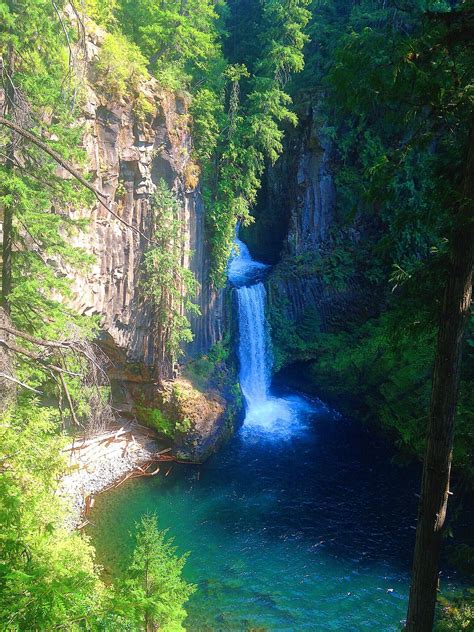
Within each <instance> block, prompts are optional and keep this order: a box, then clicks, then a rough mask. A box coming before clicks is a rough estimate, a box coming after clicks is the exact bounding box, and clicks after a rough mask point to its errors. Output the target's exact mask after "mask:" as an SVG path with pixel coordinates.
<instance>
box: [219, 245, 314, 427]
mask: <svg viewBox="0 0 474 632" xmlns="http://www.w3.org/2000/svg"><path fill="white" fill-rule="evenodd" d="M267 268H268V266H267V265H265V264H264V263H260V262H258V261H254V260H253V259H252V257H251V255H250V252H249V250H248V248H247V246H246V245H245V244H244V243H243V242H242V241H240V240H239V239H236V240H235V250H234V254H233V258H232V259H231V261H230V263H229V267H228V277H229V280H230V282H231V283H232V285H234V286H235V287H236V291H237V302H238V317H239V361H240V375H239V378H240V386H241V388H242V393H243V395H244V398H245V404H246V415H245V421H244V427H243V429H244V431H245V430H247V431H258V432H259V433H260V434H261V433H262V432H264V433H266V434H267V436H269V437H278V438H281V437H283V436H286V437H289V436H291V435H292V434H293V433H294V431H295V429H296V428H298V429H301V422H300V413H301V412H304V411H306V412H309V411H310V410H312V407H311V406H310V405H309V404H308V403H307V402H304V401H303V400H302V399H301V398H299V397H295V396H290V397H285V398H280V397H274V396H272V395H271V394H270V381H271V375H272V366H273V357H272V350H271V340H270V334H269V331H268V323H267V319H266V315H265V303H266V292H265V286H264V284H263V283H262V282H261V281H260V279H261V278H262V276H263V274H264V272H265V270H266V269H267Z"/></svg>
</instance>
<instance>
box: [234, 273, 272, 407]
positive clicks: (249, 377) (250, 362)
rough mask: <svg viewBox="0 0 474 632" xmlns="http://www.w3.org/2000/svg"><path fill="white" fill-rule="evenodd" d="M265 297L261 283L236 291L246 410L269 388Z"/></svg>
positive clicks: (260, 401) (265, 397) (262, 398)
mask: <svg viewBox="0 0 474 632" xmlns="http://www.w3.org/2000/svg"><path fill="white" fill-rule="evenodd" d="M265 298H266V293H265V287H264V285H263V283H256V284H255V285H251V286H248V287H245V286H244V287H241V288H239V289H238V290H237V301H238V306H239V331H240V340H239V360H240V386H241V388H242V392H243V394H244V397H245V402H246V404H247V408H248V409H249V410H251V409H253V408H255V406H259V405H262V404H263V403H264V402H266V401H267V400H268V395H269V389H270V378H271V370H272V355H271V347H270V336H269V334H268V325H267V320H266V317H265Z"/></svg>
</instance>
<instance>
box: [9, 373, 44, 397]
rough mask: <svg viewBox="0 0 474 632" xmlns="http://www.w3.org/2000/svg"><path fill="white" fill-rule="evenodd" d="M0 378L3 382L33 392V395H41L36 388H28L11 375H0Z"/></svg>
mask: <svg viewBox="0 0 474 632" xmlns="http://www.w3.org/2000/svg"><path fill="white" fill-rule="evenodd" d="M0 378H3V379H4V380H9V381H10V382H14V383H15V384H19V385H20V386H23V388H27V389H28V390H29V391H33V393H37V394H38V395H42V393H41V391H38V390H37V389H36V388H33V387H32V386H28V384H25V383H24V382H20V380H17V379H16V378H14V377H12V376H11V375H7V374H6V373H0Z"/></svg>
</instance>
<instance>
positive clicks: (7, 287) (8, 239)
mask: <svg viewBox="0 0 474 632" xmlns="http://www.w3.org/2000/svg"><path fill="white" fill-rule="evenodd" d="M6 66H7V70H6V77H7V78H6V85H5V97H6V111H7V112H8V113H10V114H11V115H12V118H14V117H15V86H14V85H13V73H14V71H15V53H14V50H13V48H12V46H10V47H9V50H8V60H7V63H6ZM15 142H16V138H15V132H13V131H12V132H11V135H10V142H9V143H8V148H7V160H6V163H5V167H6V168H7V169H8V171H13V168H14V165H15ZM12 250H13V203H12V202H10V203H8V204H6V206H5V207H4V210H3V248H2V307H3V309H4V310H5V312H6V313H7V314H9V313H10V305H9V302H8V297H9V296H10V293H11V290H12Z"/></svg>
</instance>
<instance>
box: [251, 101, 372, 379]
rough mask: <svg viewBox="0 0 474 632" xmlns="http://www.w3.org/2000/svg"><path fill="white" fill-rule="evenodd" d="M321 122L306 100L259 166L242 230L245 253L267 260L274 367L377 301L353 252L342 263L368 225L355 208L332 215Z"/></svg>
mask: <svg viewBox="0 0 474 632" xmlns="http://www.w3.org/2000/svg"><path fill="white" fill-rule="evenodd" d="M324 123H325V122H324V120H322V118H321V116H320V115H319V113H318V110H317V108H314V109H313V110H311V111H310V112H309V113H308V115H307V116H306V117H302V118H301V121H300V124H299V126H298V128H297V129H296V130H293V131H290V132H289V133H288V134H287V137H286V139H285V151H284V153H283V155H282V156H281V158H280V159H279V160H278V161H277V162H276V164H275V165H273V166H269V167H268V169H267V172H266V174H265V179H264V184H263V187H262V191H261V195H260V199H259V202H258V204H257V207H256V209H255V217H256V219H255V224H254V225H252V226H251V227H250V228H247V229H245V230H244V231H243V238H244V239H245V240H246V241H247V243H248V244H249V247H250V249H251V251H252V254H253V255H254V256H256V257H257V258H260V259H263V260H265V261H267V262H268V263H271V264H274V267H273V268H272V271H271V273H270V274H269V276H268V279H267V295H268V314H269V320H270V324H271V328H272V338H273V344H274V351H275V369H276V370H279V369H280V368H282V367H284V366H286V365H290V364H292V363H293V362H298V361H300V360H312V359H313V358H314V357H315V355H316V354H317V345H318V343H319V335H320V334H321V333H324V332H333V331H344V330H345V329H347V327H348V326H349V325H350V324H351V323H354V321H357V322H363V321H365V320H366V319H367V318H369V317H370V316H372V315H374V314H375V312H376V310H377V309H378V305H379V302H380V301H377V300H372V298H373V288H371V287H369V284H367V283H366V280H365V278H364V275H363V273H361V270H360V269H358V267H357V266H354V265H353V257H347V260H348V263H347V266H345V265H344V262H343V261H341V260H340V259H339V257H340V253H342V252H347V251H348V252H351V251H352V252H354V251H356V250H357V248H358V245H359V244H360V243H362V242H363V241H364V239H365V238H366V236H367V230H368V227H367V226H366V225H365V224H364V223H363V222H361V220H360V218H358V217H357V215H356V216H355V217H354V220H353V222H352V224H351V225H349V226H348V224H347V222H343V221H342V220H341V219H340V218H339V217H338V206H337V196H336V184H335V176H334V174H335V172H336V170H337V152H336V151H335V148H334V147H333V144H332V141H331V140H330V138H329V136H328V135H327V133H326V132H325V124H324ZM345 268H347V269H345ZM341 271H342V272H341Z"/></svg>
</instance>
